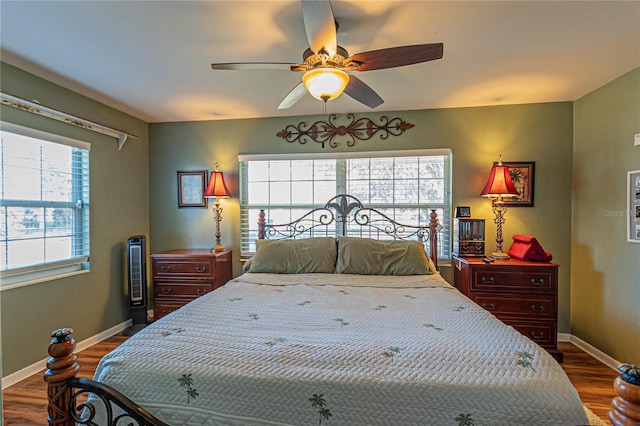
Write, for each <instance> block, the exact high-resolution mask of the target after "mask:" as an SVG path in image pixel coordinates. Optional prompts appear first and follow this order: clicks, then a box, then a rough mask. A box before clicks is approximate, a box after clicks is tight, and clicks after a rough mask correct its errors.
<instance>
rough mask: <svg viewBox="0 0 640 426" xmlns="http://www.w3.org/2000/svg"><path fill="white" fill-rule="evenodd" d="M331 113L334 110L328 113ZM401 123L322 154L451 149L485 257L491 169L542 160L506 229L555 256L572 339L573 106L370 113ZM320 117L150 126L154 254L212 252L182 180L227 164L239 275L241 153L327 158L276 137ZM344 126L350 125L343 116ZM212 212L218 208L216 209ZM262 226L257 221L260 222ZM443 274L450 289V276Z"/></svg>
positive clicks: (230, 243)
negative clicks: (479, 224) (483, 229)
mask: <svg viewBox="0 0 640 426" xmlns="http://www.w3.org/2000/svg"><path fill="white" fill-rule="evenodd" d="M327 109H328V110H329V113H330V111H331V103H329V104H328V105H327ZM380 115H387V116H389V117H401V118H402V119H404V120H406V121H408V122H410V123H413V124H415V127H414V128H412V129H410V130H408V131H407V132H406V133H405V134H403V135H402V136H400V137H392V138H389V139H387V140H379V139H377V138H375V139H373V140H370V141H360V142H358V143H357V145H356V146H355V147H353V148H348V147H346V146H345V144H344V143H343V144H341V145H340V146H339V147H338V148H337V149H332V148H328V147H327V148H325V151H330V150H331V151H352V150H356V151H367V150H369V151H372V150H405V149H418V148H451V149H452V151H453V197H452V202H453V205H454V206H456V205H468V206H471V211H472V216H474V217H480V218H486V219H487V240H488V244H487V251H488V252H491V251H493V250H494V249H495V235H496V229H495V224H494V223H493V213H492V212H491V203H490V202H489V200H487V199H486V198H482V197H480V196H479V194H480V192H481V191H482V188H483V187H484V185H485V183H486V180H487V178H488V175H489V170H490V169H491V165H492V163H493V161H496V160H497V159H498V155H499V154H502V155H503V158H504V160H505V161H535V162H536V176H535V206H534V207H531V208H528V207H512V208H510V209H509V211H508V212H507V216H506V218H507V222H506V224H505V226H504V228H503V235H504V237H505V249H508V247H509V245H510V244H511V236H512V235H513V234H516V233H519V234H528V235H535V236H536V237H537V238H538V239H539V240H540V242H541V244H542V245H543V247H544V248H545V250H547V251H550V252H552V253H553V256H554V261H556V262H558V263H559V264H560V265H561V268H560V299H559V305H560V315H559V331H560V332H565V333H568V332H569V331H570V326H569V270H570V268H569V263H570V241H571V173H572V166H571V163H572V139H573V130H572V129H573V106H572V103H570V102H565V103H549V104H533V105H516V106H497V107H478V108H458V109H440V110H421V111H402V112H396V113H385V114H380V113H369V114H366V116H367V117H370V118H372V119H375V118H377V117H379V116H380ZM321 118H322V116H314V117H289V118H267V119H251V120H226V121H203V122H180V123H160V124H151V125H150V130H149V134H150V140H151V144H150V147H149V167H150V185H149V199H150V210H151V215H150V229H151V235H152V236H153V239H152V241H151V249H152V252H159V251H163V250H169V249H174V248H208V247H211V246H212V245H213V244H214V232H215V226H214V222H213V214H212V212H211V209H210V208H209V209H197V208H195V209H194V208H188V209H178V207H177V185H176V172H177V171H178V170H205V169H206V170H208V171H211V170H212V169H213V165H214V164H215V163H216V162H218V163H220V168H221V170H222V171H223V172H224V173H225V178H226V179H228V184H229V189H230V191H231V192H232V194H233V198H231V199H225V200H223V201H222V206H223V208H224V212H223V215H222V216H223V219H222V225H221V234H222V244H223V245H225V246H227V247H231V248H232V249H233V250H234V259H235V262H234V272H235V274H236V275H237V274H239V273H240V267H241V265H240V259H239V241H240V236H239V205H238V192H239V191H238V176H237V173H238V162H237V155H238V154H239V153H244V154H249V153H250V154H255V153H310V152H322V148H321V147H320V145H319V144H316V143H313V142H309V143H307V144H306V145H300V144H298V143H295V144H290V143H287V142H285V141H284V140H283V139H280V138H278V137H277V136H276V132H278V131H279V130H281V129H283V128H284V127H285V126H286V125H287V124H297V123H299V122H300V121H306V122H307V123H310V122H313V121H316V120H318V119H321ZM341 118H342V120H345V121H340V122H341V123H344V122H346V117H344V116H343V117H341ZM210 207H211V206H210ZM256 220H257V218H256ZM443 275H444V276H445V277H446V278H447V279H448V280H449V281H452V279H453V278H452V276H453V273H452V270H451V268H450V267H445V268H443Z"/></svg>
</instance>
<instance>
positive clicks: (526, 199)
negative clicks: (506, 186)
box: [493, 161, 536, 207]
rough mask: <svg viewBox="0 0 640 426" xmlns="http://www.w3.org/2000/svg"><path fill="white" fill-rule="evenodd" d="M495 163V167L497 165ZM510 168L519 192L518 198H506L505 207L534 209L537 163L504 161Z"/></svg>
mask: <svg viewBox="0 0 640 426" xmlns="http://www.w3.org/2000/svg"><path fill="white" fill-rule="evenodd" d="M497 164H498V163H497V162H494V163H493V165H494V166H495V165H497ZM502 164H504V165H505V166H507V167H509V174H510V175H511V180H512V181H513V184H514V185H515V187H516V189H517V190H518V194H519V195H518V196H516V197H506V198H504V199H503V201H504V205H505V206H509V207H533V190H534V183H535V171H536V163H535V162H534V161H510V162H506V161H503V162H502Z"/></svg>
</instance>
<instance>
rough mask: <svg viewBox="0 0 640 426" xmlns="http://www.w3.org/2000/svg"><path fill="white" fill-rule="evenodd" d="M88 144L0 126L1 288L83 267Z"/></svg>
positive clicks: (86, 246) (86, 235)
mask: <svg viewBox="0 0 640 426" xmlns="http://www.w3.org/2000/svg"><path fill="white" fill-rule="evenodd" d="M89 149H90V145H89V144H88V143H86V142H81V141H77V140H73V139H69V138H65V137H61V136H58V135H53V134H50V133H46V132H42V131H38V130H34V129H29V128H26V127H21V126H17V125H13V124H10V123H2V128H1V130H0V173H1V176H2V182H1V188H0V191H1V193H2V194H1V195H2V204H1V205H0V274H1V276H2V288H7V287H9V288H10V287H15V286H19V285H25V284H29V283H33V282H40V281H44V280H47V279H51V278H57V277H60V276H64V275H68V274H73V273H78V272H79V271H82V270H85V269H88V261H89Z"/></svg>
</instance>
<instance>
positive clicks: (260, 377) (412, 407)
mask: <svg viewBox="0 0 640 426" xmlns="http://www.w3.org/2000/svg"><path fill="white" fill-rule="evenodd" d="M309 275H310V276H307V275H293V276H282V275H272V274H245V275H243V276H241V277H239V278H237V279H235V280H232V281H230V282H229V283H227V284H226V285H225V286H224V287H221V288H220V289H218V290H216V291H215V292H213V293H211V294H208V295H205V296H203V297H201V298H199V299H197V300H195V301H193V302H191V303H190V304H188V305H187V306H185V307H184V308H182V309H179V310H177V311H175V312H173V313H171V314H169V315H167V316H166V317H164V318H162V319H161V320H159V321H157V322H155V323H153V324H152V325H150V326H148V327H147V328H145V329H144V330H142V331H141V332H139V333H138V334H137V335H136V336H134V337H132V338H131V339H129V340H128V341H127V342H125V343H124V344H123V345H121V346H120V347H119V348H117V349H116V350H115V351H114V352H112V353H111V354H109V355H108V356H106V357H105V358H104V359H103V360H102V361H101V363H100V365H99V367H98V369H97V371H96V376H95V378H96V380H99V381H102V382H105V383H107V384H110V385H111V386H113V387H115V388H116V389H118V390H119V391H121V392H123V393H125V395H127V396H129V398H131V399H133V400H134V401H136V402H138V403H139V404H141V405H142V406H143V407H145V408H147V409H148V410H149V411H150V412H152V413H153V414H154V415H156V416H158V417H159V418H161V419H162V420H164V421H166V422H168V423H169V424H171V425H180V424H203V425H204V424H206V425H265V424H278V425H314V424H318V412H313V411H311V410H309V395H313V394H315V395H324V396H325V398H327V397H328V396H330V398H331V413H332V416H331V418H330V420H326V421H327V424H330V425H331V426H333V425H354V426H355V425H376V424H380V425H383V424H385V425H388V424H392V425H430V424H431V425H446V424H451V425H455V424H476V425H483V424H490V425H514V424H518V425H526V424H531V425H544V424H549V425H563V424H584V423H586V422H587V419H586V417H585V416H584V411H583V410H582V405H581V403H580V400H579V398H578V395H577V392H576V391H575V389H574V388H573V387H572V386H571V384H570V382H569V380H568V378H567V377H566V375H565V374H564V372H563V371H562V369H561V367H560V366H559V365H558V364H557V363H556V362H555V361H554V360H553V358H552V357H551V356H550V355H548V354H547V353H546V352H545V351H544V350H542V349H541V348H540V347H538V346H537V345H536V344H535V343H533V342H532V341H530V340H529V339H527V338H525V337H523V336H522V335H521V334H520V333H518V332H516V331H515V330H513V329H512V328H511V327H508V326H505V325H504V324H503V323H501V322H500V321H498V320H497V319H496V318H495V317H493V316H492V315H491V314H489V313H488V312H487V311H485V310H483V309H481V308H480V307H478V306H477V305H475V304H473V303H472V302H470V301H469V300H468V299H467V298H465V297H464V296H462V295H461V294H460V293H459V292H458V291H457V290H455V289H453V288H452V287H451V286H450V285H448V284H447V283H446V282H445V281H444V280H443V279H442V278H441V277H439V275H437V274H436V275H430V276H408V277H379V276H375V277H371V276H366V277H362V276H350V277H348V278H346V279H345V277H344V276H342V277H339V276H338V277H336V276H335V275H338V274H309ZM178 330H180V331H179V332H178ZM151 364H157V368H152V367H151ZM534 365H535V366H534ZM185 371H188V374H190V379H191V380H192V381H193V382H192V383H197V393H198V395H197V398H195V399H189V401H186V398H185V393H184V392H185V388H182V389H180V388H178V390H177V391H176V385H175V380H176V377H180V376H181V375H182V374H184V372H185ZM187 402H188V403H187ZM319 408H321V407H319ZM470 413H471V414H470ZM459 419H461V420H462V421H471V422H472V423H460V421H461V420H459Z"/></svg>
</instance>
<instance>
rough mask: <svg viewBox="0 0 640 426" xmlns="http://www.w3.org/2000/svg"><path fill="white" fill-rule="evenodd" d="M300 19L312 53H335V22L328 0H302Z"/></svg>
mask: <svg viewBox="0 0 640 426" xmlns="http://www.w3.org/2000/svg"><path fill="white" fill-rule="evenodd" d="M302 18H303V19H304V28H305V30H306V32H307V39H308V40H309V47H310V48H311V50H312V51H313V52H314V53H320V52H324V53H326V54H327V55H329V56H333V55H335V54H336V52H337V45H338V42H337V39H336V22H335V18H334V17H333V10H332V9H331V2H330V1H329V0H302Z"/></svg>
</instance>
